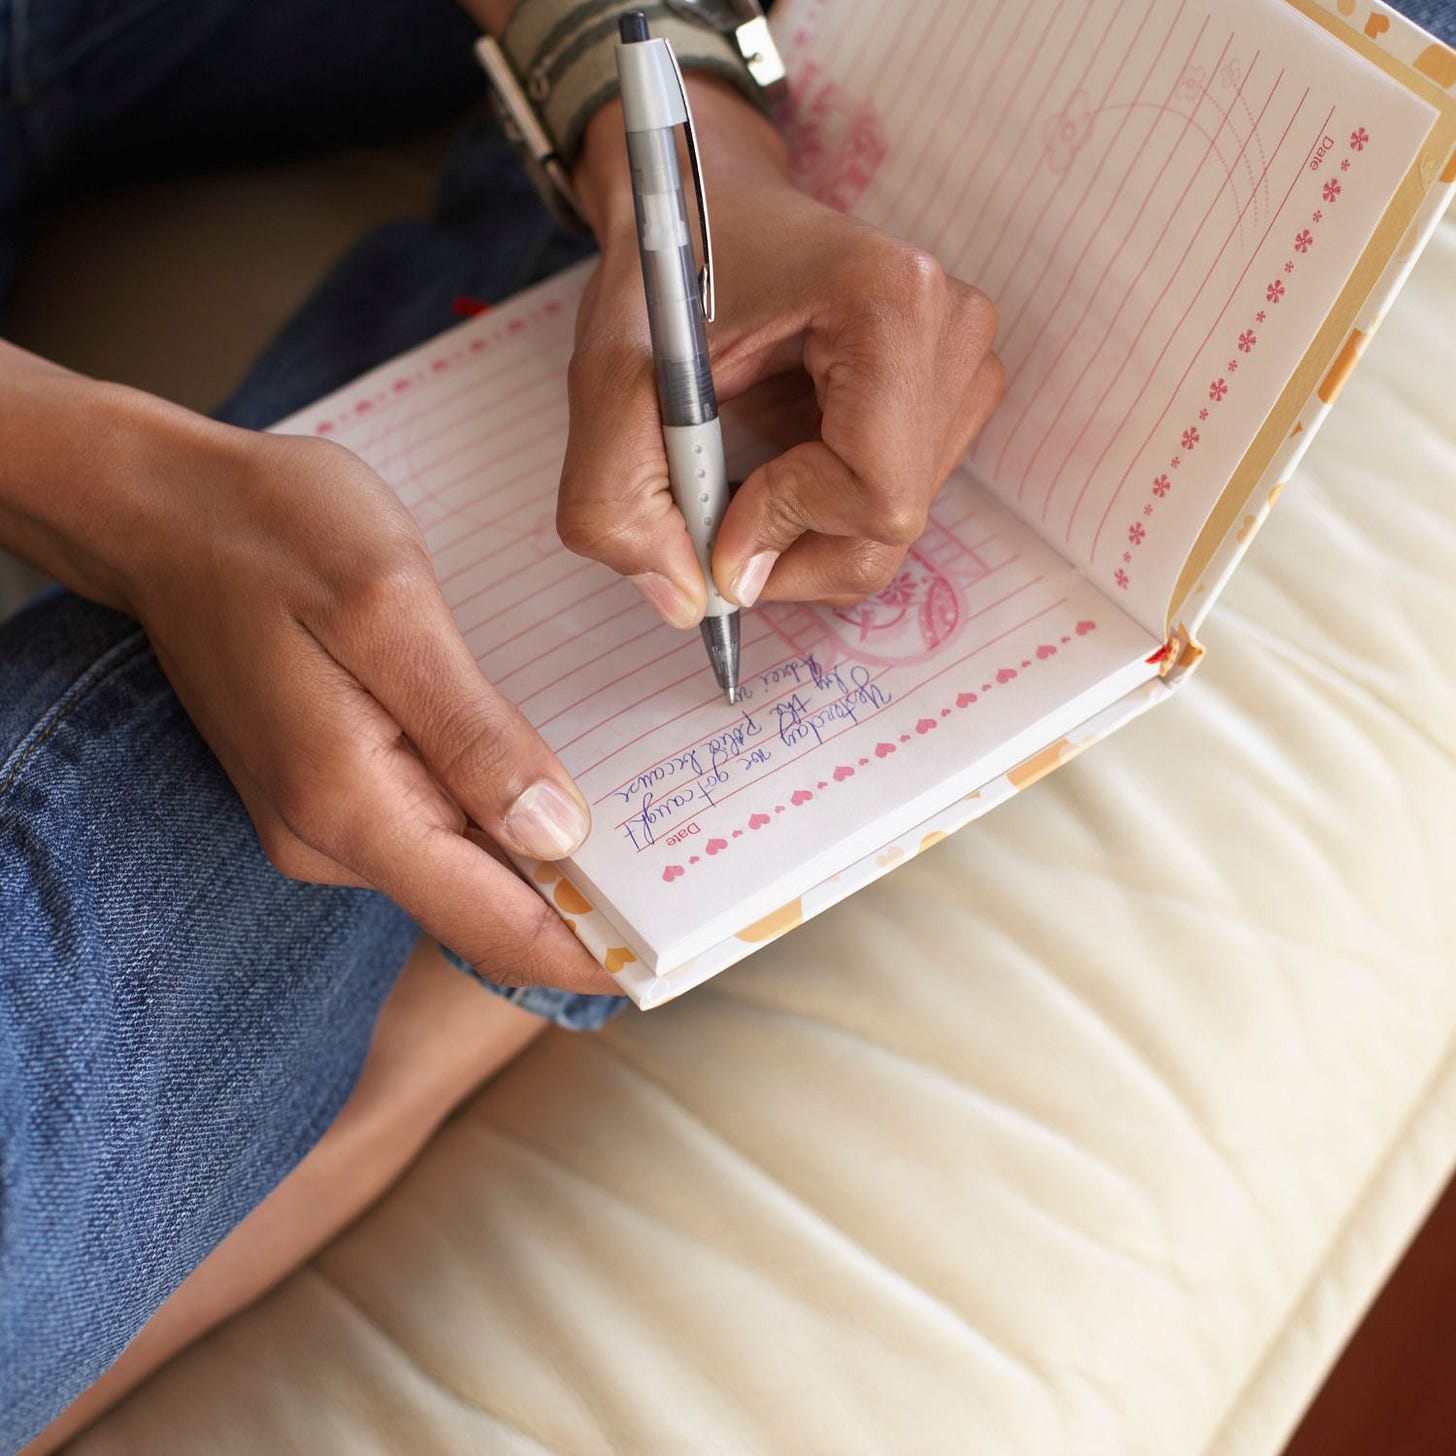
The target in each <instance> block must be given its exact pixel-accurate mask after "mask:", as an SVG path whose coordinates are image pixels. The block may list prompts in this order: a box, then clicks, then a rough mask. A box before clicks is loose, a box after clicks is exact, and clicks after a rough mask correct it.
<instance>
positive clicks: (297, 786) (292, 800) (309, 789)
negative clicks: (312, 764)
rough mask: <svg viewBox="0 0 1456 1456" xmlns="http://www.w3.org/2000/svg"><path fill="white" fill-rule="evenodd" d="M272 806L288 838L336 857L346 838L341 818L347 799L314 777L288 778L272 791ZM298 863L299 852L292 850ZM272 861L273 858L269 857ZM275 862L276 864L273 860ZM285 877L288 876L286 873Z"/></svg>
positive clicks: (344, 811) (345, 808)
mask: <svg viewBox="0 0 1456 1456" xmlns="http://www.w3.org/2000/svg"><path fill="white" fill-rule="evenodd" d="M271 797H272V800H273V807H274V809H275V810H276V812H277V814H278V817H279V819H281V820H282V821H283V824H284V826H285V827H286V828H287V830H288V831H289V838H290V839H295V840H298V841H301V843H302V845H306V846H308V847H309V848H312V849H316V850H318V851H319V853H321V854H326V855H329V856H330V857H331V858H337V857H338V856H337V854H336V853H335V851H336V850H337V849H338V848H339V846H340V845H341V844H342V843H343V841H344V838H345V830H344V827H343V826H344V815H345V814H346V812H347V803H348V796H347V794H346V793H341V792H339V791H338V790H337V789H336V788H334V787H332V786H331V785H329V784H328V783H327V782H324V783H321V782H320V781H319V780H318V779H317V778H309V779H304V778H303V777H302V776H290V777H286V778H284V779H283V781H282V782H281V783H279V784H278V785H277V786H276V787H275V788H274V789H273V792H272V795H271ZM293 855H294V862H295V863H296V862H297V856H298V850H297V848H296V847H295V849H294V851H293ZM269 857H270V858H272V856H271V855H270V856H269ZM275 863H276V861H275ZM284 873H285V874H288V873H290V872H289V871H287V870H285V871H284Z"/></svg>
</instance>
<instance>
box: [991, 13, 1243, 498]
mask: <svg viewBox="0 0 1456 1456" xmlns="http://www.w3.org/2000/svg"><path fill="white" fill-rule="evenodd" d="M1233 41H1234V37H1233V36H1232V35H1230V36H1229V38H1228V40H1226V41H1225V42H1224V47H1223V50H1222V51H1221V52H1219V57H1218V59H1217V60H1216V61H1215V62H1214V63H1213V69H1212V71H1211V73H1210V74H1212V75H1217V74H1218V71H1219V67H1220V66H1222V65H1223V58H1224V56H1226V55H1227V54H1228V49H1229V46H1230V45H1232V44H1233ZM1258 60H1259V52H1257V51H1256V52H1255V53H1254V59H1253V61H1252V62H1250V64H1249V68H1248V70H1247V71H1245V73H1244V75H1243V77H1242V78H1241V79H1240V81H1239V91H1240V94H1242V91H1243V87H1244V83H1245V82H1246V81H1247V80H1248V77H1249V72H1250V71H1252V70H1253V68H1254V66H1255V65H1256V64H1257V63H1258ZM1235 99H1237V98H1235ZM1196 111H1197V106H1196V105H1195V107H1194V110H1193V111H1192V112H1190V113H1189V114H1188V116H1187V117H1186V118H1185V120H1184V122H1183V127H1182V130H1181V131H1179V133H1178V140H1177V141H1176V142H1174V144H1173V149H1172V150H1171V151H1170V152H1169V153H1168V155H1167V157H1166V158H1165V159H1164V161H1163V165H1162V166H1161V167H1160V168H1159V169H1158V175H1157V176H1156V177H1155V178H1154V179H1153V184H1152V186H1151V187H1149V188H1148V191H1147V193H1146V195H1145V196H1144V197H1143V200H1142V202H1141V203H1140V204H1139V206H1138V210H1137V213H1136V215H1135V216H1134V217H1133V219H1132V222H1131V223H1130V224H1129V225H1128V229H1127V232H1126V233H1125V234H1124V236H1123V239H1122V242H1120V243H1119V244H1118V246H1117V251H1116V252H1115V253H1113V254H1112V256H1111V257H1109V258H1108V260H1107V261H1106V263H1104V264H1103V267H1102V272H1101V273H1100V274H1099V275H1098V278H1097V282H1096V283H1094V284H1093V285H1092V288H1091V289H1090V290H1089V291H1088V294H1087V297H1086V299H1085V301H1084V302H1083V304H1082V311H1081V313H1079V314H1078V315H1077V321H1076V323H1075V324H1073V325H1072V328H1071V329H1070V330H1069V331H1068V332H1067V334H1066V336H1065V337H1064V338H1063V340H1062V347H1061V348H1060V349H1059V350H1058V351H1057V355H1056V357H1055V358H1054V359H1053V360H1052V362H1051V364H1050V366H1049V367H1048V368H1047V370H1046V372H1045V373H1044V374H1043V376H1042V382H1041V384H1040V385H1039V386H1038V387H1037V390H1036V393H1035V395H1033V396H1032V399H1031V400H1028V402H1027V405H1026V407H1025V408H1024V409H1023V410H1022V412H1021V417H1020V419H1019V420H1018V421H1017V424H1016V426H1015V427H1014V429H1015V430H1020V428H1021V425H1022V423H1023V422H1024V421H1025V419H1026V416H1027V413H1028V411H1029V410H1030V408H1031V404H1032V402H1033V401H1034V400H1036V399H1039V398H1041V396H1042V395H1043V394H1045V393H1047V392H1048V386H1049V385H1050V383H1051V381H1052V380H1053V379H1054V378H1055V376H1056V372H1057V370H1058V368H1060V366H1061V364H1062V361H1063V360H1064V359H1065V358H1066V357H1067V356H1068V354H1069V353H1070V352H1071V349H1072V342H1073V340H1074V339H1075V338H1076V337H1077V335H1078V334H1079V333H1080V332H1081V329H1082V325H1083V324H1085V323H1086V322H1087V315H1088V314H1089V313H1091V312H1092V307H1093V304H1094V303H1095V302H1096V301H1097V296H1098V295H1099V294H1100V293H1101V292H1102V286H1103V284H1105V283H1106V282H1107V279H1108V277H1109V276H1110V275H1111V272H1112V267H1113V264H1114V263H1116V261H1117V260H1118V258H1120V257H1121V256H1122V253H1123V250H1124V249H1125V248H1126V247H1127V245H1128V244H1129V243H1130V242H1131V241H1132V239H1133V235H1134V234H1135V233H1136V232H1137V228H1138V223H1139V222H1141V220H1142V216H1143V213H1144V212H1145V211H1146V210H1147V207H1148V204H1149V203H1150V202H1151V201H1152V199H1153V196H1154V194H1155V193H1156V192H1157V190H1158V187H1159V185H1160V184H1161V183H1162V180H1163V177H1164V174H1165V173H1166V172H1167V170H1168V168H1169V166H1171V165H1172V162H1173V158H1174V157H1175V156H1177V154H1178V152H1179V149H1180V148H1181V147H1182V145H1183V143H1184V141H1185V139H1186V138H1187V136H1188V133H1189V132H1190V131H1191V130H1192V129H1193V121H1194V116H1195V114H1196ZM1227 119H1228V112H1227V111H1225V112H1224V113H1223V114H1222V116H1221V117H1220V118H1219V130H1222V128H1223V124H1224V122H1225V121H1226V120H1227ZM1217 142H1218V131H1215V132H1214V134H1213V135H1212V136H1211V137H1210V138H1209V140H1208V146H1207V147H1205V148H1204V152H1203V155H1202V156H1201V157H1200V158H1199V159H1198V165H1197V166H1196V167H1191V168H1189V170H1188V179H1187V181H1185V182H1184V184H1183V190H1182V192H1180V193H1179V194H1178V200H1177V202H1176V203H1174V204H1173V210H1172V212H1171V213H1169V215H1168V217H1167V218H1166V219H1165V220H1164V221H1163V222H1162V223H1161V225H1155V226H1154V227H1153V228H1151V229H1150V231H1152V232H1153V233H1154V239H1155V240H1154V243H1153V246H1152V247H1151V248H1149V249H1148V252H1147V254H1146V256H1145V257H1144V258H1143V264H1142V267H1141V268H1139V269H1138V271H1137V272H1136V273H1135V274H1134V275H1133V277H1132V278H1131V279H1130V280H1129V282H1128V285H1127V287H1126V288H1125V289H1124V290H1123V294H1122V297H1121V298H1120V299H1119V300H1118V301H1117V303H1116V305H1115V306H1114V307H1113V309H1112V311H1111V313H1110V314H1108V315H1107V316H1108V317H1110V318H1120V317H1121V316H1122V310H1123V309H1124V308H1125V307H1126V306H1127V303H1128V300H1129V299H1131V298H1132V297H1133V296H1134V294H1135V293H1136V291H1137V287H1138V284H1140V283H1141V282H1142V279H1143V275H1144V274H1145V273H1146V272H1147V271H1148V268H1149V266H1150V265H1151V263H1152V261H1153V259H1154V258H1156V257H1157V256H1158V252H1159V249H1158V243H1157V239H1161V238H1163V237H1166V236H1167V233H1168V230H1169V229H1170V228H1171V227H1172V226H1173V223H1174V220H1175V219H1176V218H1177V216H1178V214H1179V213H1180V212H1181V211H1182V209H1183V204H1184V203H1185V202H1186V201H1187V200H1188V194H1189V192H1190V191H1191V190H1192V188H1193V184H1194V182H1195V181H1196V180H1197V178H1198V177H1199V175H1200V174H1201V173H1202V171H1203V168H1204V166H1205V165H1206V163H1207V162H1208V159H1209V158H1210V157H1211V156H1213V154H1214V148H1215V146H1216V145H1217ZM1228 185H1229V181H1228V177H1227V176H1226V177H1225V179H1224V181H1223V183H1222V184H1221V185H1220V186H1219V188H1218V190H1217V191H1216V192H1215V193H1214V196H1215V198H1217V197H1221V196H1222V195H1223V191H1224V188H1225V187H1227V186H1228ZM1166 292H1167V288H1166V286H1165V287H1164V289H1163V293H1166ZM1162 297H1163V294H1159V295H1158V301H1159V302H1161V300H1162ZM1153 307H1154V308H1155V309H1156V307H1157V303H1155V304H1154V305H1153ZM1149 317H1151V314H1149ZM1110 337H1111V335H1110V334H1108V333H1102V334H1101V336H1100V337H1099V338H1097V339H1095V340H1094V341H1093V343H1092V345H1091V349H1092V352H1091V354H1090V356H1088V357H1084V358H1083V359H1082V361H1081V363H1080V364H1079V365H1078V366H1077V367H1076V368H1075V369H1074V372H1073V378H1072V382H1071V386H1070V387H1069V388H1068V389H1067V390H1066V392H1065V393H1064V394H1063V395H1062V402H1061V404H1060V405H1058V406H1057V412H1056V414H1055V415H1053V416H1052V419H1051V421H1050V422H1049V423H1048V424H1047V426H1046V429H1045V430H1044V431H1043V432H1042V435H1041V438H1040V439H1039V440H1038V441H1037V443H1036V447H1035V449H1033V450H1032V452H1031V455H1030V457H1029V458H1028V460H1027V462H1026V464H1025V465H1024V466H1023V467H1022V472H1021V479H1020V481H1019V482H1018V484H1017V487H1016V498H1017V499H1018V500H1020V499H1021V496H1022V492H1023V491H1024V490H1025V489H1026V486H1027V484H1028V482H1029V481H1030V479H1031V472H1032V468H1033V466H1035V464H1036V462H1037V460H1038V458H1039V457H1040V456H1041V452H1042V451H1043V450H1044V449H1045V448H1046V446H1047V444H1048V443H1049V442H1050V441H1051V439H1052V437H1053V435H1054V434H1055V433H1056V428H1057V426H1058V425H1059V424H1060V423H1061V421H1062V416H1063V415H1064V414H1066V412H1067V406H1068V405H1069V404H1071V402H1072V400H1073V399H1074V398H1076V395H1077V391H1078V389H1079V388H1080V387H1081V385H1082V383H1083V381H1084V379H1085V378H1086V374H1087V371H1088V369H1089V368H1090V366H1091V364H1092V362H1093V360H1095V359H1096V358H1097V356H1098V355H1099V354H1100V353H1101V352H1102V350H1103V348H1104V347H1105V346H1106V344H1107V342H1108V340H1109V338H1110ZM1087 348H1088V345H1086V344H1084V345H1083V346H1082V348H1081V350H1080V352H1081V353H1082V354H1083V355H1084V356H1086V355H1087ZM1007 443H1008V445H1009V443H1010V442H1009V441H1008V442H1007ZM1050 500H1051V489H1050V487H1048V489H1047V491H1046V494H1045V495H1044V496H1043V498H1042V506H1041V518H1042V520H1043V521H1045V520H1046V515H1047V506H1048V503H1049V502H1050Z"/></svg>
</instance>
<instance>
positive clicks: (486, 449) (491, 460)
mask: <svg viewBox="0 0 1456 1456" xmlns="http://www.w3.org/2000/svg"><path fill="white" fill-rule="evenodd" d="M526 394H527V391H526V390H518V391H515V392H514V393H512V394H508V395H506V396H505V397H504V398H503V399H500V400H497V401H495V402H494V404H495V407H496V408H498V409H505V408H506V407H507V406H509V405H510V404H512V403H513V402H514V401H515V400H517V399H522V398H524V397H525V395H526ZM564 412H565V401H564V400H563V399H562V397H561V392H560V390H552V391H551V392H550V393H549V394H547V395H546V397H545V398H544V399H542V400H541V401H540V402H539V403H537V404H535V405H533V406H532V407H531V408H530V409H528V410H526V411H525V412H524V413H521V414H517V415H514V416H513V417H512V419H511V421H510V423H509V424H508V425H507V426H505V427H504V428H502V426H501V425H500V423H499V421H498V420H497V421H494V422H492V423H491V424H489V425H487V427H486V428H485V429H484V430H482V431H481V432H480V434H478V435H471V436H469V437H468V438H467V439H464V440H460V441H458V442H457V443H456V444H454V445H452V446H451V447H450V448H449V449H448V450H446V451H445V452H444V454H442V455H438V456H436V457H435V459H433V460H429V461H425V462H422V463H419V464H414V463H412V464H411V466H410V472H411V473H410V477H409V478H410V479H411V480H428V479H429V478H430V477H431V476H432V475H434V474H435V473H436V472H437V471H440V470H443V469H444V468H445V466H447V465H448V464H449V463H450V462H451V461H452V460H458V459H459V458H460V456H462V455H465V456H469V457H471V458H472V459H474V460H475V464H474V466H473V468H472V469H471V470H470V471H469V472H467V473H466V474H464V475H457V476H455V477H454V478H453V479H452V480H450V481H448V482H446V483H445V484H444V485H443V486H440V487H439V488H438V489H434V490H431V491H430V492H429V494H428V495H427V496H426V499H428V500H431V501H439V500H440V498H441V496H442V495H443V494H444V492H445V491H446V490H449V489H451V488H452V487H453V486H455V485H458V484H460V482H461V481H462V480H469V479H471V478H473V477H478V476H479V475H480V473H481V470H482V466H486V467H489V466H494V465H496V464H498V463H499V462H501V461H503V460H511V459H514V458H515V457H516V456H517V455H519V454H520V453H521V451H523V450H529V449H530V448H531V447H532V446H533V445H540V444H541V443H542V440H543V438H545V436H544V432H543V431H542V430H541V429H539V428H537V427H535V426H534V422H535V421H537V420H540V419H541V418H542V416H544V415H551V414H562V413H564ZM518 430H520V431H523V432H524V437H523V438H522V439H521V440H519V441H517V442H516V444H514V445H512V446H511V448H510V449H509V450H503V451H501V452H500V453H499V454H498V455H497V454H492V453H490V447H491V446H492V445H494V444H496V443H497V442H498V441H499V440H500V439H501V438H502V436H506V435H510V434H514V433H516V432H517V431H518ZM553 443H555V442H553ZM387 468H388V467H384V468H380V469H379V473H380V474H381V475H383V474H384V471H385V469H387Z"/></svg>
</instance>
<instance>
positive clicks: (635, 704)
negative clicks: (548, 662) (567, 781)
mask: <svg viewBox="0 0 1456 1456" xmlns="http://www.w3.org/2000/svg"><path fill="white" fill-rule="evenodd" d="M772 634H773V629H772V627H770V628H769V629H768V630H767V631H765V632H761V633H759V635H758V636H757V637H754V638H752V639H749V640H746V641H744V642H743V644H742V649H741V650H742V651H745V652H746V651H747V650H748V649H749V648H750V647H757V646H758V644H759V643H760V642H764V641H766V640H767V639H768V638H769V637H770V636H771V635H772ZM699 650H700V651H701V648H700V649H699ZM792 655H793V654H792V653H790V654H789V656H792ZM785 660H787V659H785ZM702 671H703V667H702V664H701V663H699V664H698V665H697V666H696V667H694V668H693V669H692V671H691V672H685V673H684V674H683V675H682V676H681V677H677V678H674V679H673V680H672V681H671V682H669V683H663V684H662V685H661V686H660V687H657V688H654V689H653V690H652V691H651V692H649V693H648V694H647V695H646V696H645V697H641V698H635V699H633V701H632V702H630V703H623V704H622V706H621V707H620V708H618V709H617V711H616V712H615V713H609V714H608V715H607V716H606V717H605V718H602V719H600V720H599V721H598V722H596V723H593V724H592V725H591V726H590V727H588V728H584V729H582V731H581V732H580V733H578V734H577V735H576V737H575V738H569V739H568V740H567V741H566V742H565V743H562V744H560V745H558V746H557V748H556V752H557V753H558V754H561V753H565V752H566V750H567V749H568V748H570V747H571V746H572V745H573V744H576V743H580V742H581V740H582V739H583V738H588V737H590V736H591V735H592V734H593V733H595V732H597V731H598V730H599V729H601V728H605V727H606V725H607V724H608V723H611V722H612V721H614V720H615V719H617V718H620V717H621V716H622V714H623V713H630V712H631V711H632V709H633V708H639V707H641V706H642V704H643V703H645V702H647V701H649V700H650V699H652V698H655V697H659V696H661V695H662V694H665V693H669V692H671V691H672V689H673V688H675V687H678V686H680V685H681V684H682V683H685V682H689V681H691V680H692V679H693V678H695V677H697V676H698V675H699V674H701V673H702ZM629 676H630V674H629ZM607 686H608V687H610V686H611V684H610V683H608V684H607ZM587 696H588V697H591V696H595V695H594V694H588V695H587ZM721 697H722V694H721V693H714V694H713V695H712V697H709V698H707V699H705V700H704V702H703V703H700V704H698V705H697V706H696V707H692V708H684V709H683V712H682V713H679V714H677V715H676V717H673V718H669V719H667V720H666V722H665V723H654V724H653V725H652V727H651V728H648V729H647V730H645V732H644V733H641V734H639V735H638V737H639V738H641V737H646V735H647V734H648V733H655V732H657V730H658V729H659V728H663V727H666V726H667V723H675V722H676V721H677V719H678V718H681V717H682V716H683V714H684V713H695V712H697V711H698V708H701V707H705V706H706V705H707V704H708V703H712V702H715V701H716V700H718V699H719V698H721ZM581 701H582V702H585V701H586V699H585V698H583V699H581ZM573 706H577V705H576V704H574V705H573ZM558 716H559V715H558ZM636 742H637V739H636V738H632V739H629V740H628V741H627V743H623V744H620V745H619V746H618V747H616V748H614V749H613V750H612V751H611V753H609V754H607V756H606V758H603V759H599V760H598V763H594V764H592V765H591V768H596V767H598V764H600V763H605V762H606V761H607V758H614V757H616V755H617V754H619V753H621V752H622V751H623V749H625V748H627V747H629V746H630V745H631V744H633V743H636ZM589 772H590V769H583V770H582V771H581V773H580V774H577V775H575V777H577V778H580V777H582V776H583V775H584V774H586V773H589Z"/></svg>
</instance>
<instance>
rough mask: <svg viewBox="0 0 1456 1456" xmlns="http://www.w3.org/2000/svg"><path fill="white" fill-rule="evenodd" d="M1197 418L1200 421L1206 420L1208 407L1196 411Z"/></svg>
mask: <svg viewBox="0 0 1456 1456" xmlns="http://www.w3.org/2000/svg"><path fill="white" fill-rule="evenodd" d="M1198 418H1199V419H1200V420H1206V419H1207V418H1208V407H1207V406H1206V405H1205V406H1204V408H1202V409H1201V410H1199V411H1198Z"/></svg>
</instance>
